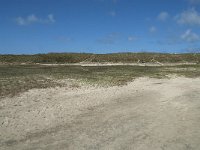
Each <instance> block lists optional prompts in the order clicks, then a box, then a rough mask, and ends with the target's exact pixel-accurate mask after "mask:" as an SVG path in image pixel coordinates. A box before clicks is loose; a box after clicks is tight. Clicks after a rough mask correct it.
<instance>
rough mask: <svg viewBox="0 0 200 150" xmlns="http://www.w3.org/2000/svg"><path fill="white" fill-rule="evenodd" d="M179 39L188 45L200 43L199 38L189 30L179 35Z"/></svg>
mask: <svg viewBox="0 0 200 150" xmlns="http://www.w3.org/2000/svg"><path fill="white" fill-rule="evenodd" d="M181 39H182V40H183V41H186V42H189V43H193V42H197V41H200V37H199V36H198V35H197V34H196V33H194V32H192V30H191V29H188V30H186V31H185V33H183V34H182V35H181Z"/></svg>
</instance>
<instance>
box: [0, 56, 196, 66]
mask: <svg viewBox="0 0 200 150" xmlns="http://www.w3.org/2000/svg"><path fill="white" fill-rule="evenodd" d="M157 61H158V62H161V63H167V62H168V63H184V62H194V63H200V53H188V54H163V53H115V54H86V53H50V54H36V55H0V63H3V64H9V63H15V64H17V63H26V64H34V63H80V62H113V63H116V62H122V63H137V62H140V63H145V62H157Z"/></svg>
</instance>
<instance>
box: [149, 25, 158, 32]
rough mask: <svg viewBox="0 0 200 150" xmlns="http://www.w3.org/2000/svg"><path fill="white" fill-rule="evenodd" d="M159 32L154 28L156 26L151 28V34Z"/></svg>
mask: <svg viewBox="0 0 200 150" xmlns="http://www.w3.org/2000/svg"><path fill="white" fill-rule="evenodd" d="M156 31H157V29H156V27H154V26H151V27H150V28H149V32H151V33H154V32H156Z"/></svg>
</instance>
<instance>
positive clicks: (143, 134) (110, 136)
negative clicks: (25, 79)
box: [0, 78, 200, 150]
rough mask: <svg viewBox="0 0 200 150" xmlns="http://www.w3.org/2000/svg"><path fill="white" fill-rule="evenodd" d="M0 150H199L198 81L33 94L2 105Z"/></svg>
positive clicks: (144, 82) (161, 81) (174, 80)
mask: <svg viewBox="0 0 200 150" xmlns="http://www.w3.org/2000/svg"><path fill="white" fill-rule="evenodd" d="M0 115H1V116H0V133H1V134H0V149H2V150H3V149H6V150H9V149H13V150H16V149H20V150H22V149H34V150H35V149H48V150H49V149H52V150H55V149H69V150H82V149H91V150H94V149H105V150H108V149H109V150H110V149H114V150H117V149H120V150H121V149H123V150H124V149H133V150H199V149H200V79H199V78H198V79H188V78H172V79H170V80H169V79H149V78H140V79H137V80H135V81H134V82H132V83H129V84H128V85H127V86H123V87H109V88H94V87H88V88H86V87H82V88H80V89H70V88H56V89H44V90H38V89H35V90H30V91H29V92H26V93H23V94H21V95H20V96H18V97H14V98H4V99H1V100H0Z"/></svg>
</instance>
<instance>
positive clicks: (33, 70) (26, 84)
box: [0, 65, 200, 97]
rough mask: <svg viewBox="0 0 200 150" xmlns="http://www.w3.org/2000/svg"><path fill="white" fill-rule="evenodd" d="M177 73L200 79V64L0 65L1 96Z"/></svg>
mask: <svg viewBox="0 0 200 150" xmlns="http://www.w3.org/2000/svg"><path fill="white" fill-rule="evenodd" d="M169 74H175V75H182V76H186V77H199V76H200V65H181V66H171V67H169V66H160V67H152V66H151V67H150V66H145V67H142V66H111V67H109V66H98V67H81V66H42V65H0V97H4V96H14V95H16V94H18V93H20V92H24V91H27V90H29V89H33V88H47V87H56V86H66V83H65V82H59V81H62V80H63V79H76V80H77V81H79V82H81V83H86V84H90V85H91V84H97V85H99V86H113V85H124V84H126V83H127V82H129V81H132V80H133V79H135V78H136V77H144V76H148V77H152V78H167V75H169ZM72 86H78V85H77V83H74V85H72Z"/></svg>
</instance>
